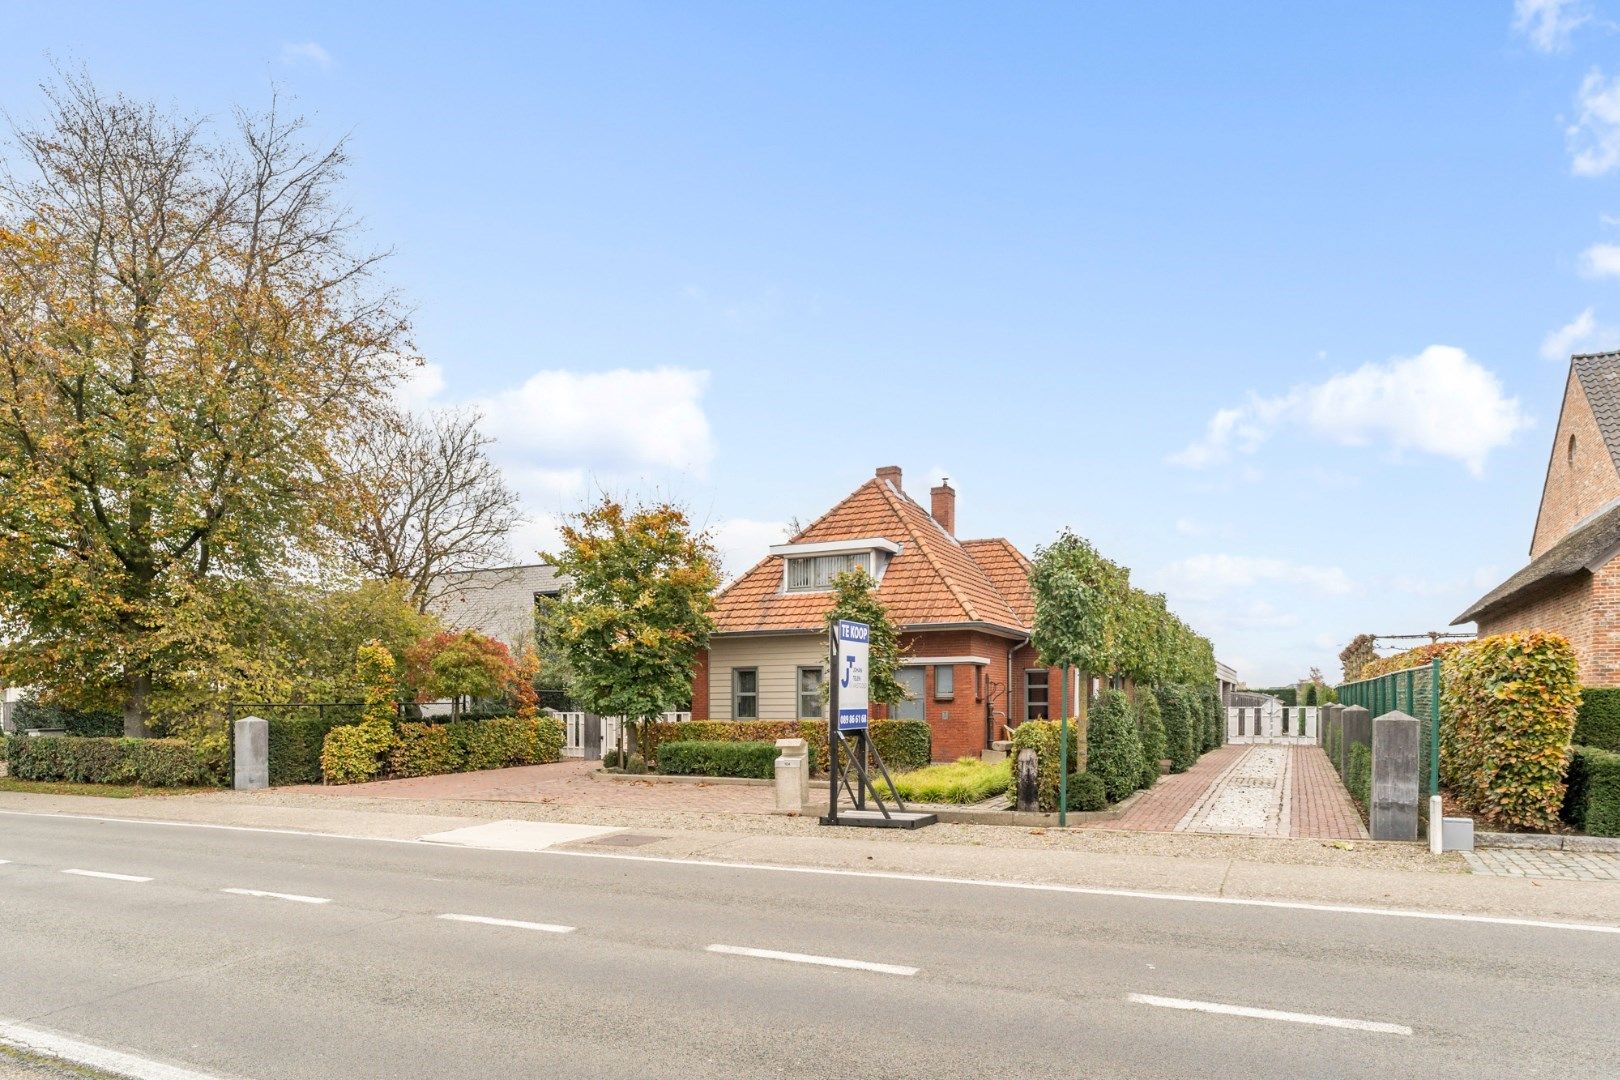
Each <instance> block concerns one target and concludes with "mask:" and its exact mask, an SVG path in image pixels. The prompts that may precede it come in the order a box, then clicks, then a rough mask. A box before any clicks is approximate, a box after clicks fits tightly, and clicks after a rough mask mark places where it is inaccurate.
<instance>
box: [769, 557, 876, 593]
mask: <svg viewBox="0 0 1620 1080" xmlns="http://www.w3.org/2000/svg"><path fill="white" fill-rule="evenodd" d="M857 566H858V567H860V568H861V569H862V570H865V571H867V572H868V573H870V572H871V570H872V565H871V559H870V557H869V556H868V555H867V553H866V552H864V551H859V552H849V553H846V554H843V555H803V556H800V557H798V558H790V559H788V561H787V591H788V592H816V591H818V590H822V589H830V588H832V581H833V578H835V577H837V576H838V575H839V574H842V573H843V572H844V571H846V570H853V569H855V568H856V567H857Z"/></svg>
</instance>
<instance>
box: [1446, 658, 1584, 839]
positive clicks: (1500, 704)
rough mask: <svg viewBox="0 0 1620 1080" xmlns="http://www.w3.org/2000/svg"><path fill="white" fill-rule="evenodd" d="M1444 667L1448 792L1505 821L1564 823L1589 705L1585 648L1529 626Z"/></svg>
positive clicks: (1530, 825) (1529, 825)
mask: <svg viewBox="0 0 1620 1080" xmlns="http://www.w3.org/2000/svg"><path fill="white" fill-rule="evenodd" d="M1443 665H1444V666H1443V671H1442V675H1443V682H1442V686H1443V689H1442V691H1441V708H1442V710H1443V714H1444V718H1445V722H1444V723H1443V724H1442V726H1441V728H1440V768H1441V778H1442V780H1443V781H1444V782H1445V784H1446V786H1447V787H1448V788H1450V789H1451V790H1452V791H1453V792H1455V793H1456V795H1457V796H1458V798H1459V799H1460V800H1461V801H1462V802H1463V803H1464V804H1466V805H1468V806H1470V807H1472V808H1473V809H1474V810H1476V811H1477V812H1480V813H1482V814H1485V815H1488V816H1489V817H1491V818H1493V819H1495V820H1496V821H1499V822H1501V823H1502V824H1505V825H1510V826H1515V827H1519V828H1525V829H1549V828H1552V827H1553V826H1555V825H1556V824H1557V822H1558V812H1559V809H1560V807H1561V806H1562V805H1563V801H1564V793H1565V792H1564V774H1565V769H1566V767H1567V765H1568V761H1569V747H1570V736H1571V734H1573V732H1574V730H1575V712H1576V708H1577V706H1578V705H1579V704H1580V700H1581V686H1580V677H1579V670H1578V668H1577V665H1576V662H1575V650H1574V649H1573V648H1571V647H1570V644H1569V642H1568V641H1567V640H1566V639H1565V638H1563V637H1562V636H1560V635H1558V634H1553V633H1548V632H1547V631H1543V630H1528V631H1523V632H1520V633H1514V634H1499V635H1497V636H1494V637H1488V638H1482V639H1480V640H1479V641H1474V642H1470V643H1468V644H1467V645H1465V646H1464V647H1462V648H1458V649H1454V650H1452V651H1451V652H1450V653H1448V654H1447V655H1446V657H1445V659H1444V661H1443Z"/></svg>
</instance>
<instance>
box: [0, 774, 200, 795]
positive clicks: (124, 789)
mask: <svg viewBox="0 0 1620 1080" xmlns="http://www.w3.org/2000/svg"><path fill="white" fill-rule="evenodd" d="M217 790H219V789H217V788H197V787H142V786H141V785H139V784H70V783H67V782H65V781H61V780H17V779H15V778H13V777H10V776H0V791H20V792H25V793H27V794H31V795H99V796H100V797H101V798H103V799H138V798H141V797H142V796H145V795H195V794H197V793H198V792H203V791H217Z"/></svg>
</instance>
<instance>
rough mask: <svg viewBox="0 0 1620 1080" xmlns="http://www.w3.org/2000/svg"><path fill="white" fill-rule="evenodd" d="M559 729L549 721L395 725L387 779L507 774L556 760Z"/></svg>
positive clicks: (551, 718)
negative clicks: (485, 771)
mask: <svg viewBox="0 0 1620 1080" xmlns="http://www.w3.org/2000/svg"><path fill="white" fill-rule="evenodd" d="M562 744H563V724H562V721H561V720H559V719H557V718H556V717H554V716H542V717H539V718H538V719H535V720H524V719H521V718H519V717H516V716H504V717H495V718H493V719H489V720H457V721H454V722H451V723H447V724H434V723H420V724H417V723H407V724H400V725H399V728H398V731H397V733H396V739H395V742H394V745H393V746H392V747H390V748H389V751H388V774H389V775H390V776H437V775H440V774H442V773H455V772H478V771H480V770H483V769H508V768H512V767H514V766H518V765H542V764H549V763H551V762H554V761H561V760H562Z"/></svg>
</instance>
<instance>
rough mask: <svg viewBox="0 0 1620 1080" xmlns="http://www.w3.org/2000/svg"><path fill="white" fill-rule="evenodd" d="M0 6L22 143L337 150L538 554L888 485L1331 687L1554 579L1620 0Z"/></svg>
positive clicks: (1613, 254) (1600, 206)
mask: <svg viewBox="0 0 1620 1080" xmlns="http://www.w3.org/2000/svg"><path fill="white" fill-rule="evenodd" d="M0 9H3V12H4V19H3V23H4V25H5V27H6V32H5V33H4V34H3V35H0V104H3V105H4V106H5V108H6V109H7V110H8V111H9V112H10V113H11V114H12V116H13V117H14V118H17V119H20V120H27V119H28V118H29V117H31V116H33V115H37V113H38V110H39V105H40V97H39V94H38V92H37V90H36V89H35V87H36V84H37V83H38V82H39V81H40V80H42V79H44V78H47V77H48V76H49V74H50V71H51V64H52V60H53V58H54V59H55V60H56V61H58V62H63V63H67V64H72V65H77V64H81V63H82V64H83V65H85V66H86V67H87V68H88V69H89V71H90V72H91V74H92V75H93V77H94V78H95V79H96V80H97V81H98V82H100V83H102V84H104V85H105V86H106V87H108V88H112V89H118V90H123V91H125V92H128V93H130V94H134V95H138V96H144V97H153V98H157V99H159V100H162V101H165V102H172V103H173V104H175V105H176V106H177V107H179V108H182V109H184V110H187V111H191V112H196V113H200V114H204V115H208V116H213V117H218V118H220V119H222V120H223V119H225V118H226V117H227V116H228V111H229V109H230V107H231V106H233V105H237V104H240V105H244V106H248V107H250V108H253V107H260V106H262V105H264V104H265V103H266V102H267V101H268V98H269V94H270V92H271V89H272V87H279V88H280V89H281V91H282V92H283V93H285V94H287V95H289V96H291V97H293V98H294V99H295V101H296V104H297V105H298V107H299V108H300V109H301V110H303V111H305V112H306V113H308V114H309V115H310V117H311V119H312V121H313V132H314V134H315V135H316V136H317V137H319V138H322V139H333V138H336V137H339V136H341V135H343V134H345V133H347V134H348V135H349V136H350V138H351V148H352V155H353V159H354V166H353V169H352V172H351V176H350V183H349V187H348V192H347V194H348V197H349V199H350V201H351V202H352V204H353V205H354V207H355V208H356V210H357V211H358V212H359V213H360V215H361V216H362V217H363V218H364V219H365V221H366V223H367V226H368V229H369V230H370V234H371V237H372V238H373V239H374V240H375V242H376V243H377V244H379V245H383V246H388V247H391V248H393V249H394V250H395V252H396V255H395V257H394V259H393V260H392V263H391V266H390V269H389V276H390V278H391V280H392V282H393V283H394V284H395V285H397V286H398V288H399V289H400V290H401V291H402V292H403V294H404V295H405V296H406V297H407V298H408V299H409V301H410V302H411V303H412V304H413V305H414V307H415V309H416V327H417V343H418V345H419V346H420V348H421V350H422V353H423V355H424V356H425V357H426V358H427V360H428V361H429V363H430V365H431V366H430V367H429V368H427V369H426V370H425V371H424V372H423V373H422V375H421V377H420V378H419V379H418V380H417V383H416V385H415V386H414V388H413V390H412V395H413V400H414V401H415V402H416V403H418V404H420V405H422V406H423V407H426V406H430V405H437V404H451V403H471V404H476V405H479V406H480V407H482V408H483V409H484V410H485V412H486V414H487V417H488V423H489V426H490V429H491V431H492V432H493V433H494V434H495V435H497V436H498V437H499V438H500V440H501V443H500V453H501V457H502V461H503V464H504V465H505V466H506V467H507V468H508V470H509V471H510V474H511V476H512V478H513V480H514V482H515V483H516V484H518V486H519V487H520V488H521V489H522V491H523V493H524V497H525V500H526V503H527V505H528V507H529V508H530V510H531V512H532V514H533V521H532V523H531V524H530V525H529V526H528V527H527V528H526V529H525V531H524V533H523V535H522V537H521V538H520V546H521V547H522V548H523V550H522V551H521V552H520V554H522V555H524V556H527V555H529V554H530V552H532V551H533V550H534V549H535V548H536V547H538V546H540V545H543V544H545V543H546V542H547V540H548V538H549V536H550V535H551V534H550V527H551V523H552V522H554V521H555V518H556V516H557V515H558V514H559V513H562V512H565V511H567V510H569V509H571V508H573V507H575V506H577V505H578V503H579V502H580V500H581V498H582V497H583V494H584V493H585V492H586V491H587V490H589V489H590V488H591V487H592V486H593V485H605V486H608V487H611V488H613V489H615V490H638V491H642V492H646V493H650V494H663V495H672V496H675V497H677V498H679V499H682V500H684V501H685V502H686V503H687V504H688V505H690V506H691V508H692V509H693V510H694V511H695V512H696V514H697V515H698V517H699V518H700V519H702V520H704V521H705V522H706V523H708V524H709V525H710V526H712V527H714V528H716V530H717V531H718V534H719V537H720V541H721V544H722V547H723V549H724V550H725V552H726V554H727V557H728V559H729V560H731V562H732V564H733V566H734V567H735V566H737V565H739V564H741V565H746V564H747V563H748V562H749V561H751V560H752V558H753V557H755V556H757V555H758V554H760V553H761V552H762V550H763V548H764V546H765V545H767V544H769V543H773V542H779V540H780V538H781V534H782V526H783V523H785V522H786V521H788V520H789V519H790V518H792V517H795V516H797V517H799V518H802V519H806V520H808V519H809V518H810V517H813V516H814V515H816V514H818V513H820V512H821V511H822V510H823V509H825V508H826V507H827V506H828V505H830V504H831V503H832V502H834V501H836V500H837V499H838V498H840V497H841V496H842V495H843V494H845V493H846V492H848V491H849V490H851V489H853V488H854V487H855V486H856V485H857V484H859V483H860V482H861V481H862V480H864V479H865V478H866V477H867V476H869V475H871V471H872V469H873V468H874V467H876V466H877V465H881V464H889V463H895V464H899V465H901V466H903V467H904V468H905V470H906V477H907V487H908V488H909V489H910V490H911V491H912V492H913V493H914V494H915V495H917V496H918V497H919V498H921V499H923V500H925V501H926V488H927V486H928V485H929V483H930V481H931V479H933V478H936V477H938V476H940V475H948V476H949V477H950V478H951V481H952V483H953V484H954V485H955V486H956V487H957V488H958V490H959V492H960V498H959V504H958V518H959V532H960V533H961V534H962V535H964V536H967V535H975V536H977V535H1006V536H1009V537H1011V538H1012V539H1013V540H1015V541H1016V542H1017V543H1019V544H1020V545H1021V546H1023V547H1024V548H1025V550H1026V551H1032V550H1033V548H1034V547H1035V546H1036V545H1037V544H1040V543H1042V542H1044V541H1046V540H1049V539H1050V538H1051V537H1052V536H1054V535H1055V534H1056V533H1057V531H1058V530H1059V529H1060V528H1062V527H1063V526H1065V525H1069V526H1072V527H1074V528H1075V529H1076V530H1077V531H1078V532H1080V533H1081V534H1083V535H1085V536H1088V537H1090V538H1091V539H1092V540H1094V541H1095V542H1096V543H1097V544H1098V545H1099V546H1100V547H1101V548H1102V550H1103V551H1104V552H1105V553H1107V554H1109V555H1110V556H1112V557H1114V558H1115V559H1117V560H1119V561H1122V562H1124V563H1126V564H1128V565H1130V566H1131V567H1133V568H1134V576H1135V580H1136V581H1137V582H1138V583H1140V584H1143V585H1145V586H1148V587H1150V588H1159V589H1164V590H1166V591H1167V592H1168V594H1169V597H1170V602H1171V605H1172V607H1173V608H1175V609H1176V610H1178V611H1180V612H1181V613H1182V614H1183V615H1185V616H1186V617H1187V618H1188V619H1189V621H1191V622H1192V623H1194V625H1196V626H1198V627H1199V628H1200V629H1202V630H1204V631H1205V632H1206V633H1208V634H1209V635H1210V636H1211V637H1213V638H1214V639H1215V641H1216V645H1217V650H1218V652H1219V653H1220V654H1221V656H1222V657H1223V658H1225V659H1227V660H1228V661H1229V662H1231V663H1233V664H1234V665H1235V666H1237V667H1238V669H1239V672H1240V675H1241V676H1243V677H1244V678H1246V679H1248V680H1249V681H1250V682H1251V683H1253V684H1264V683H1269V682H1273V681H1276V680H1281V679H1284V678H1292V677H1294V676H1297V675H1303V674H1304V672H1305V671H1306V669H1307V668H1308V667H1309V666H1310V665H1313V664H1314V665H1319V666H1321V667H1322V668H1323V669H1324V670H1325V671H1326V672H1327V673H1328V674H1329V675H1330V676H1336V675H1337V671H1338V665H1337V662H1336V659H1335V657H1336V655H1337V653H1338V650H1339V648H1340V647H1342V645H1343V644H1344V642H1346V641H1347V640H1348V639H1349V638H1350V637H1351V636H1353V635H1354V634H1356V633H1358V632H1360V631H1364V630H1365V631H1372V632H1377V633H1391V634H1392V633H1410V632H1419V631H1424V630H1429V629H1434V628H1441V627H1444V625H1445V624H1446V623H1448V622H1449V621H1450V619H1451V618H1452V617H1453V616H1454V615H1456V613H1457V612H1459V611H1461V610H1462V609H1463V608H1464V607H1466V606H1467V604H1468V603H1469V602H1470V601H1472V600H1473V599H1474V598H1475V597H1476V596H1477V595H1478V594H1479V593H1481V592H1483V591H1484V590H1485V589H1486V588H1488V587H1489V586H1491V585H1493V584H1495V582H1496V581H1497V580H1498V579H1499V578H1500V577H1502V576H1505V575H1506V574H1507V573H1508V572H1510V571H1511V570H1513V569H1514V568H1516V567H1517V566H1519V565H1520V564H1521V563H1522V562H1523V561H1524V558H1525V553H1526V549H1527V548H1528V545H1529V537H1530V529H1531V525H1532V519H1533V515H1534V510H1535V501H1536V498H1537V494H1538V492H1539V488H1540V483H1541V476H1542V472H1543V470H1544V468H1545V463H1546V459H1547V447H1548V443H1549V440H1550V439H1551V437H1552V427H1553V424H1554V423H1555V421H1556V416H1557V407H1558V402H1559V396H1560V393H1561V389H1562V385H1563V380H1564V376H1565V370H1566V362H1565V359H1564V355H1565V354H1567V352H1568V351H1569V349H1570V348H1571V347H1577V348H1592V347H1599V346H1606V345H1620V330H1615V329H1611V327H1615V328H1620V224H1616V222H1620V188H1617V184H1620V81H1611V80H1620V26H1617V20H1620V0H1610V2H1608V3H1604V2H1601V0H1590V2H1571V0H1528V2H1521V3H1520V4H1518V5H1514V4H1512V3H1509V2H1503V3H1474V2H1455V3H1432V4H1424V5H1413V4H1408V3H1387V4H1372V3H1357V4H1351V3H1336V4H1287V3H1272V4H1235V3H1234V4H1224V5H1210V4H1195V3H1151V2H1139V3H1133V4H1109V5H1086V6H1082V5H1057V4H1053V5H1019V4H1001V3H998V4H978V5H966V4H958V5H951V4H942V3H931V4H915V5H903V4H887V5H864V4H817V5H767V4H730V5H722V4H681V5H674V4H651V3H649V4H611V3H600V4H590V5H584V4H577V5H511V6H491V5H478V4H461V5H445V4H420V5H387V6H376V7H374V8H368V7H367V6H365V5H361V4H352V5H333V4H325V3H323V4H302V3H277V4H273V5H271V4H265V5H219V4H155V3H154V4H144V5H141V6H140V10H139V12H137V11H136V10H135V9H134V7H133V6H131V5H123V4H106V5H94V4H76V3H70V2H62V3H56V4H36V3H4V4H3V5H0Z"/></svg>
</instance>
